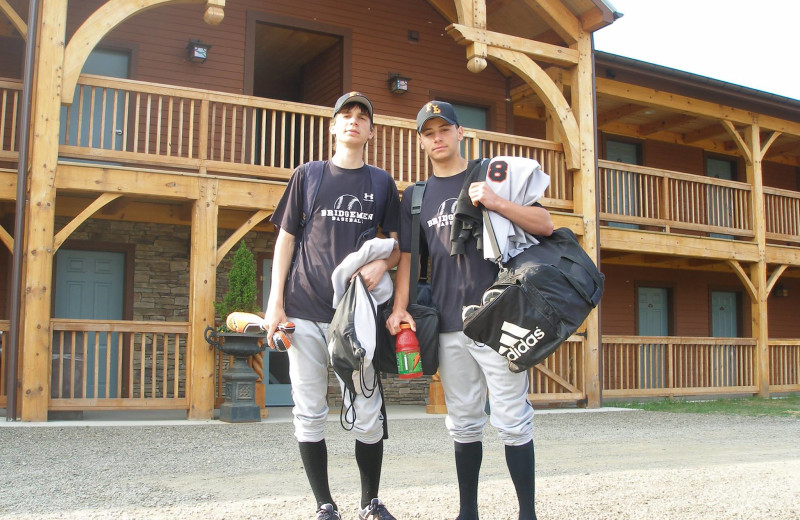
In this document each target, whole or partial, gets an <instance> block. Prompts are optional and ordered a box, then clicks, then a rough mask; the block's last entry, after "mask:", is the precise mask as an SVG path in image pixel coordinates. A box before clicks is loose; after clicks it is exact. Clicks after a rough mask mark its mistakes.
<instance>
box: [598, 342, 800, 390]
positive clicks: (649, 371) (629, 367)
mask: <svg viewBox="0 0 800 520" xmlns="http://www.w3.org/2000/svg"><path fill="white" fill-rule="evenodd" d="M755 349H756V340H755V339H750V338H747V339H744V338H696V337H672V336H658V337H655V336H608V335H604V336H603V396H605V397H625V398H632V397H646V396H649V397H654V396H665V397H672V396H677V395H703V394H712V393H713V394H754V393H756V392H757V391H758V389H757V388H756V383H755V374H756V366H755V359H756V357H755ZM795 370H796V365H795Z"/></svg>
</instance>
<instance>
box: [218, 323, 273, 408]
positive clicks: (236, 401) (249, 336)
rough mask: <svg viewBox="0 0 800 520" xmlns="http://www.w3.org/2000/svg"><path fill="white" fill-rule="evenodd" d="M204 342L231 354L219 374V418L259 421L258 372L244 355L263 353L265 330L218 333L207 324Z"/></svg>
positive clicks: (265, 345)
mask: <svg viewBox="0 0 800 520" xmlns="http://www.w3.org/2000/svg"><path fill="white" fill-rule="evenodd" d="M204 336H205V339H206V341H207V342H208V343H209V344H211V345H213V346H214V347H216V348H217V349H219V350H220V351H221V352H223V353H225V354H228V355H230V356H233V357H234V362H233V364H232V365H230V366H229V367H228V368H226V369H225V371H224V372H223V373H222V381H223V389H224V392H225V402H224V403H222V404H221V405H220V407H219V420H220V421H225V422H231V423H241V422H260V421H261V409H260V408H259V406H258V405H257V404H256V400H255V397H256V380H258V375H256V373H255V372H254V371H253V369H252V368H250V366H249V365H248V364H247V358H249V357H250V356H254V355H256V354H260V353H261V352H264V349H266V348H267V344H266V341H263V342H262V344H261V345H259V340H265V337H264V333H263V332H262V333H260V334H256V333H240V332H218V331H216V330H215V329H213V328H211V327H206V330H205V333H204Z"/></svg>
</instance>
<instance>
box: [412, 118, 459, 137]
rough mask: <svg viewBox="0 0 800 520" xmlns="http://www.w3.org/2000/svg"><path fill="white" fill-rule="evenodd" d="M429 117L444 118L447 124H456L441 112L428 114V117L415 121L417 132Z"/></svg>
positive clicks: (420, 130)
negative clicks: (418, 121)
mask: <svg viewBox="0 0 800 520" xmlns="http://www.w3.org/2000/svg"><path fill="white" fill-rule="evenodd" d="M431 119H444V120H445V121H446V122H447V124H449V125H457V124H458V123H456V122H455V121H453V120H452V119H450V118H449V117H445V116H443V115H442V114H430V115H429V116H428V117H426V118H425V119H423V120H422V122H420V123H417V133H420V132H422V127H423V126H425V123H427V122H428V121H430V120H431Z"/></svg>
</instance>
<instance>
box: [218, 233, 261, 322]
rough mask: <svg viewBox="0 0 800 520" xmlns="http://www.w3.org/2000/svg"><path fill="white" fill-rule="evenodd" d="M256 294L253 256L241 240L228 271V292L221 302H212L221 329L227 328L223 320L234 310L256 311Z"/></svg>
mask: <svg viewBox="0 0 800 520" xmlns="http://www.w3.org/2000/svg"><path fill="white" fill-rule="evenodd" d="M257 294H258V286H257V285H256V262H255V258H254V257H253V253H252V252H250V250H249V249H248V248H247V246H246V245H245V243H244V240H242V241H241V242H240V243H239V248H238V249H237V250H236V253H234V255H233V264H232V265H231V269H230V271H229V272H228V292H227V293H225V297H224V298H223V299H222V301H221V302H217V303H215V304H214V307H215V309H216V311H217V315H219V316H220V318H221V319H222V321H223V325H222V327H221V330H223V331H227V330H228V329H227V327H225V324H224V320H225V318H226V317H227V316H228V314H230V313H232V312H234V311H242V312H258V310H259V309H258V305H256V295H257Z"/></svg>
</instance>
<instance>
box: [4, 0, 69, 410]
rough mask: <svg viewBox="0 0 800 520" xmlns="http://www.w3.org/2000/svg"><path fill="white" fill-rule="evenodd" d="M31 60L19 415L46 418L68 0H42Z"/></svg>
mask: <svg viewBox="0 0 800 520" xmlns="http://www.w3.org/2000/svg"><path fill="white" fill-rule="evenodd" d="M39 9H40V20H39V30H38V34H37V49H38V50H37V53H36V63H35V65H34V69H35V76H36V88H35V89H34V91H33V93H32V95H33V99H32V102H31V106H32V107H33V110H32V113H31V128H30V129H25V131H30V132H31V136H35V137H34V138H32V139H31V140H30V170H29V174H28V175H29V178H30V181H29V185H28V197H29V202H28V204H27V205H26V210H25V212H26V219H25V220H26V225H25V236H24V237H15V238H16V239H24V251H25V256H24V258H25V273H24V274H23V280H22V289H23V293H24V297H23V299H22V304H21V306H20V311H21V312H20V315H21V320H22V321H21V323H22V325H21V326H20V331H21V333H20V337H19V345H20V349H21V352H20V356H19V361H20V367H21V369H20V387H19V388H20V391H19V397H20V417H21V419H22V420H23V421H46V420H47V409H48V402H49V400H50V368H51V367H50V360H51V353H50V343H51V342H52V340H53V337H52V332H51V330H50V317H51V302H52V299H51V298H52V294H53V286H52V282H53V280H52V275H53V257H54V255H55V251H54V249H53V238H54V237H53V225H54V220H55V197H56V190H55V188H54V186H53V180H54V179H55V177H56V174H57V168H58V134H59V120H60V110H61V107H60V105H59V92H60V87H61V66H62V64H63V62H64V38H65V34H66V25H67V3H66V2H64V1H63V0H41V3H40V4H39Z"/></svg>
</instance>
